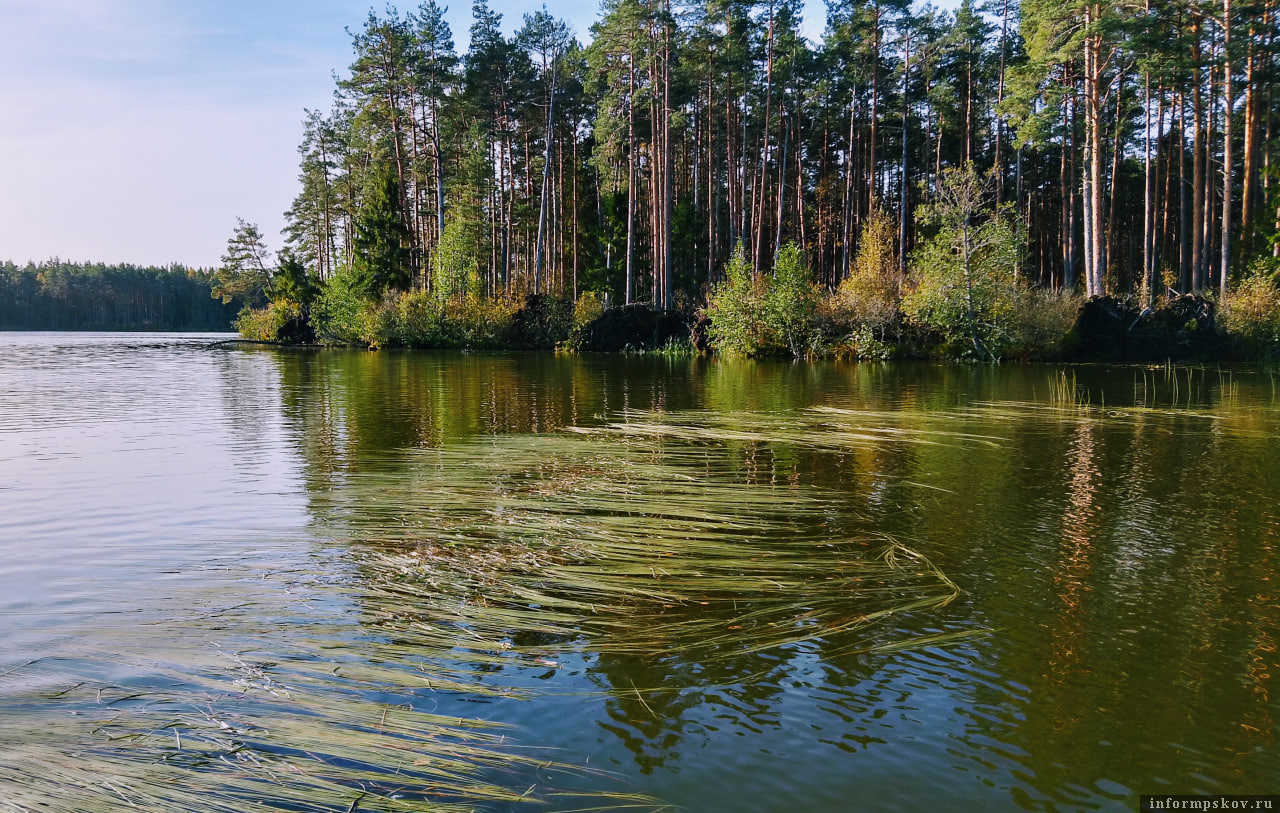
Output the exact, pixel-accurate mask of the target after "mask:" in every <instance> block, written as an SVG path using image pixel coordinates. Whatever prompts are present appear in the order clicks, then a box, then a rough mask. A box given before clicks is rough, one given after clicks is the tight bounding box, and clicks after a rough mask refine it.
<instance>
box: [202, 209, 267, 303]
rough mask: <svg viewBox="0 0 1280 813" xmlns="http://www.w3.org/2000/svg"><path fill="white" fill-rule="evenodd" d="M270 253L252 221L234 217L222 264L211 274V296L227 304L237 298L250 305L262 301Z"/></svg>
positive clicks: (265, 287)
mask: <svg viewBox="0 0 1280 813" xmlns="http://www.w3.org/2000/svg"><path fill="white" fill-rule="evenodd" d="M269 256H270V255H269V252H268V251H267V245H266V243H265V242H264V241H263V239H262V231H261V230H260V229H259V228H258V226H257V224H255V223H248V222H246V221H245V220H244V219H243V218H239V217H237V218H236V227H235V230H234V231H233V232H232V233H231V237H229V238H228V239H227V250H226V253H225V254H223V255H222V266H221V267H219V268H218V270H217V271H216V272H215V274H214V279H215V280H216V282H215V284H214V286H213V296H214V298H215V299H220V300H222V304H224V305H226V304H229V303H230V302H231V301H232V300H233V299H238V300H240V301H241V302H244V303H246V304H247V305H249V306H253V305H256V304H259V303H261V302H262V301H263V300H264V298H265V296H266V293H267V287H268V286H269V285H270V283H271V269H270V267H269V266H268V264H267V263H268V258H269Z"/></svg>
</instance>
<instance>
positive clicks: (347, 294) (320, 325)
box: [311, 269, 375, 345]
mask: <svg viewBox="0 0 1280 813" xmlns="http://www.w3.org/2000/svg"><path fill="white" fill-rule="evenodd" d="M374 310H375V306H374V304H373V303H371V302H369V300H368V299H367V297H366V296H365V293H364V291H363V289H362V288H361V286H360V283H359V281H358V279H357V278H356V276H355V274H354V273H353V272H352V271H351V270H350V269H342V270H340V271H339V272H338V273H337V274H336V275H334V276H333V277H331V278H330V279H329V280H328V282H327V283H326V284H325V286H324V290H323V291H321V293H320V296H319V297H317V299H316V301H315V303H314V304H313V305H312V306H311V325H312V327H314V328H315V331H316V336H317V338H319V339H320V341H322V342H327V343H330V344H351V345H358V344H366V343H367V342H366V341H365V336H368V335H370V334H372V333H373V332H374V331H373V329H372V328H373V313H374Z"/></svg>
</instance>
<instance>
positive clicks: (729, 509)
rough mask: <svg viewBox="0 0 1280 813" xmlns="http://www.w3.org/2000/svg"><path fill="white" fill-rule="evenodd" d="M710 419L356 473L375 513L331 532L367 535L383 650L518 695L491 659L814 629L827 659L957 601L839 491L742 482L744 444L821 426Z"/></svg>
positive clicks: (698, 650)
mask: <svg viewBox="0 0 1280 813" xmlns="http://www.w3.org/2000/svg"><path fill="white" fill-rule="evenodd" d="M708 417H709V416H705V415H701V414H699V415H698V416H697V417H696V418H684V419H682V420H683V421H687V422H682V421H681V420H673V419H672V417H671V416H660V415H656V414H653V415H649V414H643V415H642V414H638V413H637V414H633V415H630V416H628V420H627V421H625V422H623V423H610V424H607V425H604V426H602V427H600V428H598V429H591V430H579V431H572V432H565V433H558V434H554V435H543V436H527V437H519V438H511V437H504V438H495V439H489V440H481V441H472V442H468V443H465V444H460V445H456V446H450V447H446V448H443V449H429V450H421V451H419V452H416V453H414V454H413V455H412V457H411V459H410V460H408V461H407V462H406V467H407V473H406V472H404V471H402V472H397V473H395V474H394V475H388V474H385V473H369V474H366V475H362V476H359V477H357V478H355V480H354V481H353V482H352V483H351V484H350V488H352V489H354V491H355V493H368V494H377V495H378V499H379V500H380V501H381V505H382V507H383V508H382V510H383V511H384V512H385V513H383V514H382V516H381V518H380V519H379V521H378V522H377V523H373V524H371V523H370V522H369V515H368V514H367V513H365V512H363V511H353V510H346V511H343V510H336V511H334V512H333V514H332V515H331V516H332V518H334V519H339V518H341V517H345V520H346V522H347V523H349V524H347V525H346V526H345V527H341V528H336V529H333V530H332V531H331V532H334V533H335V534H336V535H343V536H350V537H354V538H359V539H362V540H363V544H361V545H360V546H359V547H358V548H356V549H355V551H354V553H353V556H354V558H355V559H356V560H357V561H358V562H360V566H361V568H362V569H364V570H366V571H367V572H368V573H369V575H370V578H369V579H367V580H366V581H365V582H364V583H363V590H364V592H363V596H362V602H363V603H364V604H365V605H366V606H368V607H370V608H377V609H376V614H377V620H376V624H377V625H379V627H380V628H381V629H383V630H384V633H385V637H386V639H387V641H388V643H387V644H385V646H386V647H388V648H389V649H391V650H394V651H393V652H388V655H389V656H407V655H409V654H410V653H412V654H413V656H414V657H417V658H421V659H424V662H425V663H427V664H429V665H428V666H424V668H423V672H424V674H432V675H444V676H447V681H448V683H447V685H448V686H449V687H450V688H453V689H455V690H459V691H462V690H470V691H480V692H491V693H499V694H509V693H512V694H517V695H519V694H524V693H526V692H529V691H539V692H545V691H547V688H546V687H545V686H542V685H539V686H538V687H537V688H536V689H533V688H530V686H529V685H528V683H527V681H521V680H520V679H519V678H518V677H516V676H512V678H511V679H510V680H509V681H508V682H506V683H504V682H502V681H501V680H498V679H495V677H494V673H495V671H496V670H498V669H499V668H501V667H504V666H506V667H511V668H520V667H528V668H533V669H545V668H546V667H548V666H551V667H553V668H554V667H557V666H560V665H562V664H563V663H565V662H572V663H581V662H583V661H584V660H590V659H592V658H598V657H602V656H610V655H618V654H633V655H644V654H654V653H663V654H664V656H666V657H669V658H674V659H678V660H680V661H681V662H685V663H688V664H696V665H698V666H700V667H705V666H707V665H709V664H715V663H716V662H723V661H734V660H737V659H741V658H743V657H744V656H746V655H751V654H753V653H760V652H766V651H769V650H777V649H780V648H787V647H792V648H794V647H797V646H800V645H802V644H806V643H810V642H821V649H822V651H823V653H824V654H825V655H833V654H836V653H838V652H848V651H853V650H871V649H875V648H876V647H879V646H883V645H887V644H890V643H892V644H893V645H894V646H902V645H904V642H903V641H902V640H899V639H896V638H891V637H890V638H886V637H884V635H885V633H884V631H883V630H878V629H877V622H880V621H883V620H884V619H886V618H888V617H890V616H892V615H895V614H901V613H907V612H927V611H931V610H934V609H936V608H939V607H941V606H943V605H945V604H946V603H948V602H950V601H951V600H952V599H954V598H955V597H956V595H957V594H958V592H959V590H958V588H957V586H956V585H955V584H953V583H952V582H951V581H950V580H949V579H948V578H947V577H946V575H945V574H943V573H942V572H941V571H940V570H939V569H938V568H937V567H935V566H934V565H933V564H932V563H931V562H930V561H929V560H928V559H927V558H926V557H925V556H923V555H922V554H921V553H919V552H917V551H914V550H912V549H911V548H910V547H908V546H907V545H905V544H903V543H902V542H901V541H898V540H895V539H892V538H889V537H887V536H884V535H881V534H877V533H872V532H868V531H867V530H866V529H865V526H863V525H862V524H861V523H859V522H858V521H857V518H856V516H855V515H853V514H852V513H851V512H850V510H849V508H848V507H847V506H843V505H841V504H840V502H839V501H838V500H837V499H835V498H833V497H832V496H829V495H825V494H823V493H821V492H820V491H818V490H816V489H814V488H813V487H811V486H805V485H803V484H795V483H788V482H781V483H764V482H755V481H751V480H749V479H748V478H744V476H743V471H742V470H741V466H740V461H739V459H738V457H737V456H736V455H735V454H734V453H733V447H735V446H736V445H737V444H741V443H744V442H746V443H756V442H768V443H797V442H799V443H803V444H807V445H809V446H812V445H814V444H813V443H812V439H811V438H810V435H811V434H815V433H817V432H818V431H820V430H819V429H818V428H816V427H815V428H798V427H796V426H794V425H793V426H766V425H765V423H767V421H768V419H766V418H764V417H761V416H757V417H756V423H755V425H754V426H753V427H751V428H750V429H742V428H739V429H737V430H733V431H730V430H728V429H725V430H722V431H715V430H714V429H712V428H708V427H706V426H705V421H706V420H707V419H708ZM836 417H838V415H837V414H835V413H832V414H822V415H820V416H817V419H818V420H820V421H821V422H822V423H826V424H829V423H830V422H831V421H832V420H833V419H835V418H836ZM852 434H853V433H850V436H852ZM900 436H901V437H908V434H907V433H905V432H895V433H892V434H890V435H885V434H874V435H865V434H864V435H863V436H862V437H863V438H864V440H863V441H862V442H864V443H866V442H869V441H868V440H867V438H872V439H874V440H875V442H884V438H885V437H900ZM909 437H910V439H911V440H913V441H921V442H938V441H937V439H936V438H934V437H933V436H932V435H930V434H929V433H916V434H914V435H911V436H909ZM957 438H958V439H961V440H963V441H965V442H981V443H987V442H989V440H988V439H985V438H977V437H969V436H962V435H958V436H956V437H953V438H951V440H956V439H957ZM840 442H844V443H848V442H852V441H850V440H849V439H848V438H845V439H844V440H842V441H840ZM343 502H345V503H346V504H348V505H351V504H353V502H354V503H359V502H361V501H360V500H355V501H352V500H351V499H350V497H346V498H344V500H343ZM335 507H336V506H335ZM392 641H394V643H390V642H392ZM731 674H732V675H733V679H734V681H735V682H739V683H741V682H746V681H749V680H751V679H752V677H751V676H750V675H747V674H742V673H740V672H732V673H731ZM480 676H483V681H481V680H480V679H479V677H480ZM424 679H425V678H424ZM433 685H436V684H434V683H433ZM441 685H445V684H441ZM522 686H523V688H521V687H522ZM636 688H637V687H633V686H626V687H618V686H610V687H606V689H605V690H606V691H610V692H619V691H622V692H627V691H632V690H633V689H636ZM638 688H640V689H643V688H644V687H638Z"/></svg>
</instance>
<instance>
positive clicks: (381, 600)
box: [0, 335, 1280, 811]
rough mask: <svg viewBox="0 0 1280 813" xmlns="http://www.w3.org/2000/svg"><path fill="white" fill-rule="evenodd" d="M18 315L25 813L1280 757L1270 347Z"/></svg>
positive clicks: (897, 792) (755, 795)
mask: <svg viewBox="0 0 1280 813" xmlns="http://www.w3.org/2000/svg"><path fill="white" fill-rule="evenodd" d="M8 340H9V345H7V346H4V347H2V348H0V372H2V373H3V374H4V375H3V376H0V381H6V382H12V383H11V384H6V385H5V387H7V388H5V387H0V461H2V462H3V464H4V465H3V467H0V528H2V529H3V530H4V534H5V542H4V543H3V544H2V545H0V587H2V588H3V590H0V616H2V617H3V618H4V620H5V622H6V624H5V626H4V627H3V628H2V630H3V631H0V643H2V644H3V648H2V649H0V651H2V652H3V653H4V655H3V656H2V657H0V789H3V791H4V793H3V794H2V796H3V799H2V800H0V810H3V809H13V810H36V809H40V810H64V811H73V810H74V811H93V810H116V809H143V810H157V811H167V810H189V809H201V810H204V809H208V810H249V809H274V810H336V811H350V810H423V809H430V810H438V809H439V810H449V809H459V810H473V809H474V810H502V811H506V810H520V809H550V810H577V809H649V810H656V809H667V808H679V809H686V810H711V809H733V810H743V811H781V810H796V809H806V810H848V809H860V810H916V809H921V808H922V807H928V808H930V809H938V810H968V809H973V808H974V806H981V807H984V808H986V809H1020V808H1022V809H1060V810H1074V809H1104V810H1127V809H1132V808H1133V806H1134V804H1135V802H1136V796H1137V794H1139V793H1146V792H1159V793H1164V792H1172V793H1177V792H1193V791H1208V792H1240V793H1245V792H1268V790H1269V789H1273V788H1274V787H1275V786H1276V783H1277V782H1280V770H1278V769H1277V767H1276V766H1277V764H1278V763H1277V756H1276V750H1275V744H1274V743H1275V736H1276V734H1277V733H1280V729H1278V728H1277V723H1276V719H1277V718H1276V711H1277V706H1276V701H1275V700H1273V699H1272V698H1273V697H1274V692H1273V689H1274V686H1273V682H1274V679H1273V677H1272V676H1273V675H1274V674H1275V673H1276V671H1277V669H1278V668H1280V663H1278V659H1277V655H1276V645H1275V636H1276V630H1277V629H1278V628H1280V600H1277V598H1276V593H1275V590H1274V581H1273V579H1274V578H1276V564H1277V561H1276V557H1275V545H1276V535H1277V532H1278V531H1280V519H1278V518H1277V515H1276V513H1275V507H1274V506H1275V505H1276V504H1277V500H1276V499H1275V497H1276V496H1277V495H1280V470H1278V468H1277V466H1278V464H1277V463H1276V460H1277V459H1278V458H1277V455H1276V452H1277V451H1280V450H1277V448H1276V439H1277V436H1278V433H1277V428H1278V427H1280V412H1278V411H1277V406H1276V400H1275V395H1274V391H1273V390H1272V388H1271V385H1270V383H1269V379H1268V376H1267V374H1266V373H1265V372H1263V373H1262V374H1258V373H1256V372H1249V371H1232V372H1229V373H1225V372H1224V373H1218V372H1217V371H1203V370H1199V371H1190V372H1188V371H1186V370H1176V369H1172V368H1171V369H1142V368H1116V369H1114V370H1109V369H1106V368H1077V369H1076V370H1074V371H1072V378H1070V379H1065V378H1064V377H1063V375H1062V374H1061V372H1060V371H1059V370H1057V369H1054V368H978V367H947V366H938V367H934V366H928V365H914V366H913V365H770V364H742V365H725V364H706V363H704V362H700V361H693V362H688V361H671V360H663V359H659V360H636V359H612V358H601V359H579V358H568V359H566V358H553V357H544V356H495V357H475V356H461V355H445V354H440V355H433V354H408V353H405V354H396V353H381V354H367V353H349V352H345V351H342V352H332V351H323V352H292V351H285V352H278V351H257V350H244V349H229V348H221V349H216V350H215V349H209V348H208V347H207V346H206V345H207V341H206V342H201V341H198V340H195V339H190V340H188V339H179V338H171V339H167V340H164V341H157V340H156V339H155V338H154V337H147V339H146V340H145V341H143V340H141V339H139V340H138V341H136V342H131V341H130V340H129V339H127V338H125V339H121V338H120V337H96V338H95V337H88V336H78V337H71V338H68V337H61V338H60V337H57V336H52V335H46V336H44V337H40V336H26V337H22V336H21V335H18V336H15V337H9V339H8ZM33 354H34V355H35V356H36V357H39V358H41V359H42V361H41V363H40V364H38V365H31V364H29V363H26V361H25V360H27V359H30V358H32V357H33ZM122 357H123V358H125V359H127V361H128V366H129V368H130V376H129V378H128V381H127V383H126V382H124V381H122V380H121V379H120V377H119V376H118V374H117V373H116V372H115V371H116V369H117V368H118V366H119V365H120V363H121V358H122ZM175 380H181V381H182V382H183V386H182V387H181V388H177V387H175V386H174V381H175ZM1064 380H1065V381H1069V385H1064V383H1063V382H1064ZM18 472H21V476H19V474H18Z"/></svg>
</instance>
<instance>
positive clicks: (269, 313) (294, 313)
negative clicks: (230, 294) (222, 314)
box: [235, 301, 302, 342]
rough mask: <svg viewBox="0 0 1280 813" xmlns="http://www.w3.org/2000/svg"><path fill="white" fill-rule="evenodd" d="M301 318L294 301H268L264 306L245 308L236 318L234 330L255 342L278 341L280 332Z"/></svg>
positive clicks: (299, 308)
mask: <svg viewBox="0 0 1280 813" xmlns="http://www.w3.org/2000/svg"><path fill="white" fill-rule="evenodd" d="M301 318H302V309H301V307H299V305H298V303H296V302H286V301H279V302H269V303H267V306H266V307H265V308H245V309H244V310H242V311H240V316H239V317H238V318H237V319H236V325H235V327H236V330H237V331H239V333H240V335H241V336H243V337H244V338H246V339H250V340H252V341H256V342H275V341H279V339H280V334H281V332H282V331H283V330H284V329H285V328H286V327H287V326H288V325H289V324H290V323H292V322H294V321H295V320H299V319H301Z"/></svg>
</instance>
